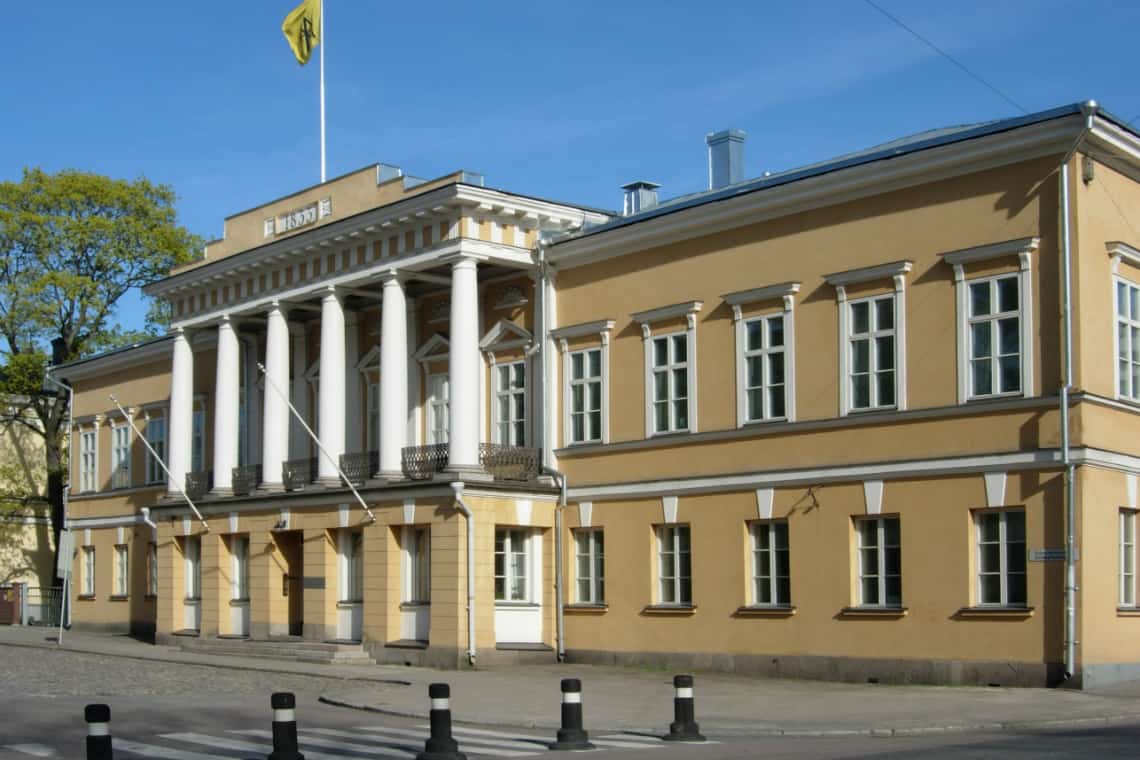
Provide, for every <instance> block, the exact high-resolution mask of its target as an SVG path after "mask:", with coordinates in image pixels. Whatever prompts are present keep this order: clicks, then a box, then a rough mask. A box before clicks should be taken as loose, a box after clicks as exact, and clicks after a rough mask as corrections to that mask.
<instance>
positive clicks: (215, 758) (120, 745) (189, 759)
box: [112, 738, 242, 760]
mask: <svg viewBox="0 0 1140 760" xmlns="http://www.w3.org/2000/svg"><path fill="white" fill-rule="evenodd" d="M112 746H113V748H114V750H115V751H116V752H119V751H120V750H121V751H123V752H131V753H133V754H136V755H142V756H143V757H150V758H157V759H158V760H242V758H241V756H240V755H203V754H202V753H200V752H188V751H186V750H184V749H174V748H172V747H159V746H157V745H154V744H143V743H142V742H133V741H129V740H123V739H119V738H115V739H114V740H113V742H112Z"/></svg>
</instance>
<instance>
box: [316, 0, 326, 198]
mask: <svg viewBox="0 0 1140 760" xmlns="http://www.w3.org/2000/svg"><path fill="white" fill-rule="evenodd" d="M325 28H326V27H325V0H321V39H320V42H318V43H317V44H318V45H319V46H320V48H321V182H322V183H323V182H324V181H325V179H326V177H325V39H326V37H325Z"/></svg>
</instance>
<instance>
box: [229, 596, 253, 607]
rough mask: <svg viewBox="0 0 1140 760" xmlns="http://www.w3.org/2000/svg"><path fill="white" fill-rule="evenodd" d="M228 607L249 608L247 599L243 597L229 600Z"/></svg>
mask: <svg viewBox="0 0 1140 760" xmlns="http://www.w3.org/2000/svg"><path fill="white" fill-rule="evenodd" d="M230 606H231V607H248V606H249V597H245V598H244V599H231V600H230Z"/></svg>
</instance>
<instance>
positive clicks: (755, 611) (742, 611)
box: [732, 604, 796, 618]
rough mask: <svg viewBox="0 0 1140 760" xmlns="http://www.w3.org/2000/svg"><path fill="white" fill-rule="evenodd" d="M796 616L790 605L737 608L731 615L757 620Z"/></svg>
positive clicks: (794, 609) (793, 608) (758, 605)
mask: <svg viewBox="0 0 1140 760" xmlns="http://www.w3.org/2000/svg"><path fill="white" fill-rule="evenodd" d="M795 614H796V608H795V607H793V606H791V605H786V606H785V605H775V604H773V605H767V606H765V605H760V604H755V605H748V606H745V607H738V608H737V609H736V612H734V613H732V616H733V617H744V618H748V617H758V618H788V617H791V616H792V615H795Z"/></svg>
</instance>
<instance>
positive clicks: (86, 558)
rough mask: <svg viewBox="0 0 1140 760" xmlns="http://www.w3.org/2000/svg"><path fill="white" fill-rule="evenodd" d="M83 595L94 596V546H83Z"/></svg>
mask: <svg viewBox="0 0 1140 760" xmlns="http://www.w3.org/2000/svg"><path fill="white" fill-rule="evenodd" d="M83 596H95V547H94V546H84V547H83Z"/></svg>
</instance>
